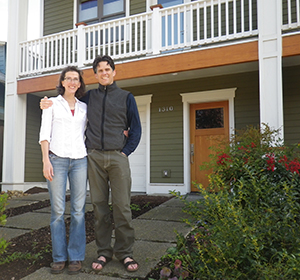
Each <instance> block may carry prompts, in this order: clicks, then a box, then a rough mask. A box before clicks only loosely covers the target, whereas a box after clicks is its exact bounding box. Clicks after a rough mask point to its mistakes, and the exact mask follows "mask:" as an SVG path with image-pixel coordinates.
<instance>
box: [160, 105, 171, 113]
mask: <svg viewBox="0 0 300 280" xmlns="http://www.w3.org/2000/svg"><path fill="white" fill-rule="evenodd" d="M173 110H174V108H173V106H169V107H159V108H158V112H159V113H165V112H172V111H173Z"/></svg>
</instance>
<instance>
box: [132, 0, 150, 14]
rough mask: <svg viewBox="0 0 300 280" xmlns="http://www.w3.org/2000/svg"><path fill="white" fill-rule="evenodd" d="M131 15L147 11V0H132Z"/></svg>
mask: <svg viewBox="0 0 300 280" xmlns="http://www.w3.org/2000/svg"><path fill="white" fill-rule="evenodd" d="M129 9H130V15H131V16H132V15H136V14H141V13H145V12H146V0H134V1H130V8H129Z"/></svg>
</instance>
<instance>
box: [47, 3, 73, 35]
mask: <svg viewBox="0 0 300 280" xmlns="http://www.w3.org/2000/svg"><path fill="white" fill-rule="evenodd" d="M73 28H74V26H73V0H64V1H60V0H45V1H44V31H43V34H44V36H46V35H49V34H53V33H58V32H62V31H65V30H69V29H73Z"/></svg>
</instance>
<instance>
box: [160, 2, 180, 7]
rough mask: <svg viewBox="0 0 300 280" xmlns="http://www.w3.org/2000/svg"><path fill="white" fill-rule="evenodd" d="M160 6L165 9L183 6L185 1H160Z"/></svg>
mask: <svg viewBox="0 0 300 280" xmlns="http://www.w3.org/2000/svg"><path fill="white" fill-rule="evenodd" d="M158 4H161V5H162V6H163V7H164V8H167V7H171V6H175V5H180V4H183V0H158Z"/></svg>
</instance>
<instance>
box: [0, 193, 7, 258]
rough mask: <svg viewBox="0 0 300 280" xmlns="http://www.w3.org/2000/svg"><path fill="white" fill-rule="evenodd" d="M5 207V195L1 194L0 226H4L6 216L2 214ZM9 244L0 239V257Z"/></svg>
mask: <svg viewBox="0 0 300 280" xmlns="http://www.w3.org/2000/svg"><path fill="white" fill-rule="evenodd" d="M6 205H7V193H1V195H0V225H5V223H6V215H5V214H4V211H5V207H6ZM8 245H9V243H8V242H7V241H6V240H5V239H4V238H0V255H2V254H3V253H4V252H5V250H6V248H7V246H8Z"/></svg>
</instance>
